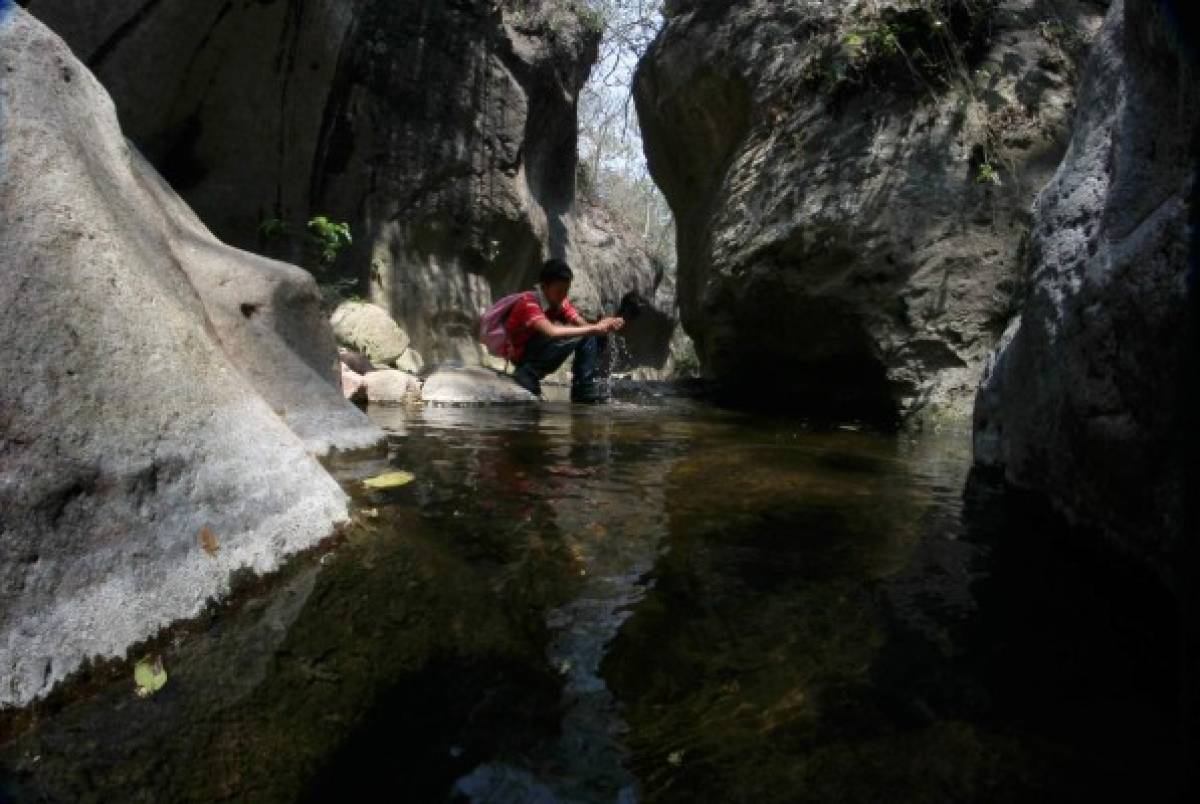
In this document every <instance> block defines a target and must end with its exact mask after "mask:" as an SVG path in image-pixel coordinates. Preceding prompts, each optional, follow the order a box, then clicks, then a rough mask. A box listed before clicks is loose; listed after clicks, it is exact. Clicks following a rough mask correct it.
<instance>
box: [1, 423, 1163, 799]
mask: <svg viewBox="0 0 1200 804" xmlns="http://www.w3.org/2000/svg"><path fill="white" fill-rule="evenodd" d="M376 415H378V416H379V421H380V422H381V423H382V424H383V425H384V426H385V427H387V428H388V429H389V430H390V431H391V432H392V439H391V453H390V455H389V456H388V457H386V458H382V457H376V458H355V459H342V460H341V461H340V462H339V463H338V464H336V465H335V466H334V470H335V472H336V473H337V474H338V475H339V477H340V478H341V479H342V480H343V481H344V482H345V483H346V484H347V487H348V488H351V489H353V493H354V495H355V498H356V499H355V502H356V508H357V511H358V513H357V514H356V520H355V523H354V525H353V527H352V528H351V529H350V531H349V532H348V534H347V535H346V537H345V539H344V540H343V541H342V543H341V544H339V545H338V546H337V547H336V548H335V549H333V550H332V551H331V552H326V553H324V554H318V555H313V556H309V557H306V558H304V559H301V560H299V561H297V562H295V563H294V564H293V565H292V566H291V567H290V568H289V569H288V570H287V571H285V572H284V573H282V574H281V575H280V576H279V577H278V578H276V579H274V580H273V581H272V582H271V583H270V584H269V585H268V586H267V588H266V589H265V590H262V591H260V592H258V593H255V594H252V595H248V596H246V597H245V598H244V599H243V600H241V601H240V602H239V603H238V604H237V605H235V606H231V607H229V606H227V607H222V608H220V609H217V610H214V612H212V613H211V615H210V616H209V617H208V618H206V619H205V620H204V621H203V622H202V623H200V624H199V625H198V626H197V627H196V628H194V629H193V630H192V632H190V633H189V634H187V635H181V638H180V639H178V640H177V642H176V644H174V645H173V646H171V647H170V648H169V649H168V650H167V651H166V656H165V662H166V665H167V668H168V672H169V673H170V676H171V680H170V681H169V683H168V685H167V687H166V688H164V690H163V691H162V692H161V693H159V694H158V695H155V696H154V697H152V698H149V699H145V700H143V699H138V698H136V697H135V696H134V695H133V690H132V683H131V682H129V681H128V680H127V679H126V680H121V681H119V682H115V683H112V684H109V685H107V686H102V687H101V688H100V689H99V691H98V692H95V693H94V694H90V695H88V696H87V697H81V698H80V699H79V700H76V701H75V702H73V703H72V704H71V705H70V706H67V707H66V708H65V709H62V710H61V711H57V712H54V713H50V714H49V715H48V716H47V717H45V718H44V719H43V720H42V721H41V722H40V723H38V724H37V725H36V727H35V728H33V729H31V730H30V731H28V732H27V733H25V734H24V735H22V736H21V737H20V738H19V739H18V740H16V741H15V742H13V743H11V744H9V745H7V746H4V747H3V748H0V777H4V776H6V777H7V779H8V780H9V781H6V782H5V785H6V786H0V799H3V798H4V796H5V795H8V796H10V797H15V798H17V799H18V800H54V801H57V800H88V799H92V800H99V799H114V798H115V799H121V800H134V801H138V800H146V801H158V800H206V801H207V800H212V799H214V798H238V799H252V800H256V801H294V800H297V799H300V800H310V801H326V800H330V799H335V798H345V797H367V798H372V799H374V798H379V797H381V793H380V791H384V792H383V796H382V797H386V798H395V799H400V800H406V801H442V800H447V799H454V800H468V801H477V802H510V801H511V802H529V801H547V802H549V801H562V802H566V801H578V802H626V801H633V800H649V801H688V802H693V801H721V802H725V801H755V802H760V801H789V802H790V801H805V800H811V801H827V800H864V801H866V800H871V801H877V800H901V801H918V800H919V801H938V800H967V799H1018V798H1019V799H1023V800H1025V799H1029V798H1045V797H1047V796H1049V795H1051V794H1054V795H1057V796H1060V797H1061V796H1063V795H1069V794H1072V793H1079V792H1080V791H1092V792H1094V791H1101V792H1103V791H1111V790H1122V791H1130V790H1133V789H1135V787H1136V785H1134V786H1133V787H1131V784H1133V783H1132V782H1131V780H1145V779H1151V778H1152V779H1153V780H1154V783H1150V782H1144V781H1138V782H1137V784H1140V785H1141V787H1140V788H1136V789H1137V791H1138V792H1141V793H1150V794H1151V795H1150V797H1151V798H1154V797H1156V796H1157V795H1159V794H1162V795H1167V794H1168V792H1169V789H1170V782H1169V781H1164V780H1169V778H1170V774H1169V772H1167V770H1166V769H1167V768H1168V767H1169V766H1170V763H1171V762H1172V759H1173V757H1174V754H1173V752H1174V751H1175V750H1176V748H1175V746H1174V743H1173V742H1172V740H1173V738H1172V736H1171V732H1170V726H1169V724H1168V722H1167V719H1164V715H1163V713H1164V712H1169V711H1170V709H1171V706H1172V703H1173V702H1172V701H1171V699H1170V695H1171V691H1170V690H1171V684H1169V683H1163V679H1164V678H1165V677H1166V676H1167V675H1169V670H1164V668H1169V667H1170V666H1171V665H1170V661H1171V659H1170V649H1169V648H1168V647H1164V645H1163V643H1162V641H1161V640H1160V639H1158V637H1157V636H1155V634H1156V633H1157V632H1155V631H1154V630H1153V629H1147V628H1145V627H1144V625H1145V623H1147V622H1152V621H1153V620H1154V618H1155V617H1157V616H1158V614H1159V613H1160V612H1161V611H1162V607H1161V606H1160V605H1159V603H1157V602H1155V601H1154V600H1153V599H1152V598H1153V596H1152V595H1150V594H1148V593H1147V594H1143V591H1144V590H1142V589H1141V588H1140V587H1138V588H1136V589H1135V588H1133V587H1132V586H1131V584H1132V583H1133V582H1132V581H1131V580H1130V579H1128V578H1127V577H1124V576H1122V575H1121V574H1120V573H1119V572H1118V573H1115V574H1113V573H1108V574H1106V573H1105V572H1104V571H1103V569H1102V568H1096V567H1094V566H1092V565H1091V564H1088V563H1087V562H1086V561H1082V560H1081V559H1080V557H1079V555H1078V554H1077V553H1075V552H1072V551H1071V550H1069V549H1051V548H1050V547H1048V545H1050V544H1057V543H1059V542H1058V541H1055V540H1054V539H1052V538H1049V535H1050V531H1051V530H1053V529H1054V528H1056V527H1058V526H1057V525H1056V524H1055V522H1054V520H1053V519H1050V518H1045V517H1042V518H1039V517H1038V516H1032V518H1031V516H1030V515H1026V514H1023V513H1018V512H1017V511H1016V510H1015V509H1013V508H1012V507H1011V505H1010V504H1009V502H1007V501H1004V500H1001V501H997V500H995V499H993V498H992V497H989V496H988V495H987V494H984V493H982V492H980V493H973V494H971V495H968V497H967V503H968V504H967V505H966V506H965V507H964V497H963V488H964V485H965V484H966V481H967V475H966V472H967V467H968V465H969V455H968V447H969V442H968V439H967V438H966V436H965V434H964V433H954V434H948V435H944V436H937V437H925V438H921V439H912V438H909V437H907V436H896V435H879V434H874V433H870V432H860V431H857V430H855V429H854V428H847V429H839V428H834V429H825V430H818V429H812V428H807V427H804V426H802V425H801V424H798V423H796V422H790V421H783V420H779V421H769V420H762V419H748V418H744V417H741V416H737V415H733V414H727V413H720V412H717V411H714V410H711V409H707V408H705V407H703V406H699V405H696V404H693V403H685V402H679V401H671V400H661V399H660V400H657V401H656V403H655V404H654V405H651V404H640V405H628V404H626V405H614V406H611V407H607V408H580V407H572V406H570V405H566V404H561V405H560V404H549V405H542V406H539V407H535V408H528V409H501V410H471V409H454V408H431V409H425V410H422V411H407V410H402V409H395V410H384V411H382V412H376ZM389 467H398V468H403V469H407V470H410V471H412V472H414V473H415V474H416V476H417V480H416V481H415V482H414V483H412V484H410V485H409V486H406V487H403V488H400V489H396V490H392V491H387V492H367V491H364V490H363V489H362V488H361V484H360V483H359V482H358V481H359V480H361V479H362V478H364V477H368V476H370V475H373V474H375V473H378V472H380V471H383V470H384V469H386V468H389ZM1131 589H1132V591H1131ZM1122 592H1123V593H1122ZM1131 598H1132V599H1138V600H1141V601H1142V602H1143V604H1144V608H1145V609H1146V611H1139V610H1138V607H1137V606H1129V605H1126V602H1127V601H1128V600H1129V599H1131ZM1147 612H1149V613H1147ZM1167 633H1170V632H1169V629H1167ZM1131 646H1132V647H1131ZM1129 656H1135V657H1136V659H1137V661H1136V662H1133V661H1132V660H1131V659H1130V658H1128V657H1129ZM1122 679H1124V681H1123V680H1122ZM1122 684H1125V687H1122ZM1113 689H1121V690H1122V691H1121V693H1120V694H1114V693H1113ZM1148 690H1151V691H1153V692H1152V693H1150V692H1147V691H1148ZM1097 711H1100V712H1103V715H1102V716H1100V715H1097ZM1098 768H1101V769H1099V770H1098Z"/></svg>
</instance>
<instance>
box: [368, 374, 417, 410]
mask: <svg viewBox="0 0 1200 804" xmlns="http://www.w3.org/2000/svg"><path fill="white" fill-rule="evenodd" d="M363 384H364V385H365V386H366V388H367V401H368V402H383V403H390V404H399V403H401V402H410V401H419V400H420V398H421V381H420V380H418V379H417V378H416V377H414V376H412V375H411V374H406V373H405V372H403V371H397V370H396V369H384V370H382V371H372V372H371V373H370V374H367V375H365V376H364V377H363Z"/></svg>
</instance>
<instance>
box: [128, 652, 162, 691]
mask: <svg viewBox="0 0 1200 804" xmlns="http://www.w3.org/2000/svg"><path fill="white" fill-rule="evenodd" d="M133 683H134V684H135V685H136V688H137V694H138V697H140V698H145V697H147V696H149V695H153V694H154V693H156V692H158V691H159V690H161V689H162V688H163V685H164V684H166V683H167V671H166V670H164V669H163V664H162V657H161V656H155V657H154V658H153V659H151V658H149V657H147V658H145V659H142V660H141V661H140V662H138V663H137V664H136V665H135V666H134V668H133Z"/></svg>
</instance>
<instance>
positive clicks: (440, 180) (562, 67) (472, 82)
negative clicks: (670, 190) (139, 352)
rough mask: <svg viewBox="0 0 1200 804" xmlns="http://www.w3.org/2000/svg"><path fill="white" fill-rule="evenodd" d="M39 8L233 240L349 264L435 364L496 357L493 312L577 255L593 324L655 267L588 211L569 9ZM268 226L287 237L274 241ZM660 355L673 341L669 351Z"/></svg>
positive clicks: (134, 129) (129, 124)
mask: <svg viewBox="0 0 1200 804" xmlns="http://www.w3.org/2000/svg"><path fill="white" fill-rule="evenodd" d="M302 5H303V10H300V6H298V5H296V4H293V3H263V2H260V3H233V4H223V3H217V4H213V3H197V2H184V1H183V0H167V1H166V2H156V3H146V2H144V0H103V2H100V0H30V2H29V3H28V7H29V10H30V11H31V12H32V13H34V14H35V15H38V16H39V17H40V18H41V19H43V20H44V21H45V22H46V23H47V24H48V25H50V27H51V28H53V29H55V30H56V31H58V32H59V33H60V34H62V36H63V37H64V38H65V39H66V40H67V41H68V42H69V43H71V45H72V46H73V47H74V48H75V49H76V52H78V53H79V54H81V56H82V58H83V59H84V60H85V61H87V62H88V63H89V64H92V65H93V68H94V69H95V70H96V72H97V74H98V75H99V77H100V79H101V80H102V81H103V82H104V84H105V86H107V87H108V89H109V91H110V92H111V93H112V95H113V97H114V98H115V100H116V103H117V107H118V109H119V111H120V113H121V119H122V121H123V122H124V124H125V128H126V131H127V132H128V134H129V136H130V138H131V139H132V140H133V142H135V143H137V144H138V145H139V146H140V147H141V148H142V150H143V151H144V152H145V153H146V154H147V156H148V158H149V159H150V161H151V162H152V163H153V164H155V165H156V166H157V167H159V169H160V170H161V171H162V172H163V174H164V175H165V176H166V178H167V179H168V181H170V182H171V184H172V185H173V186H174V187H176V188H177V189H178V190H179V192H180V193H181V194H182V195H183V196H184V197H185V198H186V199H187V201H188V202H189V203H190V204H191V205H192V206H193V207H194V208H195V209H196V210H197V211H198V212H199V214H200V216H201V217H202V218H203V219H204V220H205V221H207V222H208V223H209V225H210V226H212V228H213V231H214V232H216V234H217V235H218V236H220V237H222V238H223V239H224V240H226V241H227V242H229V243H232V244H234V245H238V246H241V247H244V248H252V249H255V250H259V251H265V252H268V253H272V255H273V256H277V257H281V258H286V259H289V260H291V261H300V260H301V258H302V257H304V256H305V251H304V241H303V238H302V236H300V235H299V234H298V233H300V232H302V231H303V228H304V223H305V222H306V221H307V220H308V219H309V218H311V217H312V216H314V215H326V216H328V217H329V218H331V219H333V220H335V221H345V222H347V223H349V224H350V228H351V230H352V232H353V235H354V244H353V246H352V247H350V248H349V249H347V250H346V251H345V253H344V254H343V256H342V257H341V258H340V260H339V263H338V267H337V271H340V272H342V273H343V274H350V275H353V276H354V278H356V279H358V280H360V287H359V291H360V292H362V293H363V294H364V295H365V296H366V297H367V298H369V299H370V301H372V302H374V303H376V304H378V305H379V306H381V307H382V308H384V309H385V310H386V311H387V312H388V313H389V314H390V315H391V316H392V317H393V318H394V319H395V320H396V321H397V322H398V323H399V324H400V326H401V327H402V329H403V330H404V331H405V332H406V333H408V335H409V336H410V337H411V338H412V342H413V345H414V346H415V347H416V348H417V349H418V350H419V351H420V352H421V354H422V355H423V356H424V357H425V358H426V359H427V360H428V361H429V362H431V363H434V364H438V363H446V362H463V363H467V364H479V363H480V362H481V360H480V359H481V357H482V354H481V351H480V348H479V345H478V343H477V341H476V337H477V334H478V317H479V315H480V313H481V312H482V311H483V310H485V309H486V308H487V307H488V306H489V305H490V304H491V302H492V300H493V299H495V298H499V297H500V296H502V295H504V294H506V293H509V292H512V291H514V290H518V289H521V288H526V287H530V286H532V284H533V282H534V280H535V278H536V276H537V271H538V268H539V267H540V264H541V262H542V261H543V260H544V259H545V258H546V257H548V256H551V255H554V256H565V257H567V258H568V259H569V260H570V261H571V262H572V265H573V266H574V267H575V269H576V271H577V273H578V275H579V280H578V283H577V288H576V290H575V295H576V298H577V299H578V300H579V301H580V302H581V303H582V304H583V305H584V307H586V308H588V309H589V310H595V311H597V312H598V311H599V310H601V309H607V310H610V311H611V310H613V309H615V308H616V306H617V304H618V303H619V302H620V299H621V297H622V296H624V295H625V294H626V293H628V292H630V291H637V292H639V293H642V294H648V293H650V292H652V290H653V288H654V286H655V284H656V282H657V279H656V273H655V271H654V269H653V267H652V265H651V263H650V261H649V259H648V258H647V257H646V255H645V254H644V253H640V254H639V253H638V252H639V249H638V247H637V244H636V243H637V241H636V238H630V239H624V237H625V236H624V235H618V236H617V241H618V242H613V243H611V244H604V245H601V244H599V242H597V241H598V239H599V240H601V241H602V240H603V238H602V237H599V236H597V235H596V231H595V230H597V229H603V230H605V231H610V232H611V229H612V227H611V226H610V225H609V224H608V223H606V222H605V221H603V220H597V221H596V223H595V225H593V224H592V223H590V222H589V216H590V215H591V214H592V212H591V211H590V210H589V209H587V208H586V207H585V206H583V205H579V204H577V200H576V198H575V173H576V161H577V160H576V139H577V132H576V101H577V97H578V93H579V89H580V87H581V86H582V85H583V83H584V81H585V80H586V78H587V75H588V71H589V69H590V68H591V65H592V63H593V62H594V61H595V59H596V54H597V44H598V41H599V35H598V33H597V32H596V31H594V30H591V29H589V28H588V27H587V26H586V25H585V24H584V23H583V22H582V20H581V19H580V15H579V13H578V12H577V11H576V10H575V6H578V5H580V4H575V3H570V4H569V3H564V2H561V0H527V1H526V0H523V1H522V2H521V3H519V4H514V3H509V2H505V3H496V2H494V0H460V1H459V2H454V3H445V2H436V3H417V2H411V1H409V0H405V1H403V2H398V1H397V0H360V1H359V2H354V3H351V2H346V0H320V2H312V3H304V4H302ZM264 218H279V219H282V220H284V221H286V222H287V223H288V224H289V225H290V228H291V230H292V231H293V232H295V233H297V234H296V235H294V236H292V237H291V238H290V239H284V240H268V239H266V238H265V237H264V236H263V235H262V234H260V232H259V225H260V223H261V222H262V221H263V219H264ZM664 343H665V340H664Z"/></svg>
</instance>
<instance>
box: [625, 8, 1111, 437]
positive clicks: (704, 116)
mask: <svg viewBox="0 0 1200 804" xmlns="http://www.w3.org/2000/svg"><path fill="white" fill-rule="evenodd" d="M1101 14H1102V9H1100V8H1098V7H1097V6H1096V4H1094V3H1089V2H1084V1H1083V0H1057V1H1053V2H1052V1H1050V0H1003V1H1002V2H997V1H994V0H986V1H980V0H975V1H973V2H966V1H965V0H938V1H937V2H933V3H929V2H925V3H912V2H901V1H900V0H897V1H896V2H883V3H879V2H863V1H861V0H852V1H851V2H841V1H840V0H839V2H800V0H780V2H760V1H759V0H740V1H739V2H731V3H718V2H706V1H705V0H675V2H670V3H668V4H667V15H668V21H667V24H666V27H665V29H664V30H663V31H662V33H661V34H660V35H659V37H658V39H657V40H656V41H655V43H654V44H653V46H652V47H651V48H650V50H649V52H648V53H647V55H646V57H645V59H644V60H643V62H642V63H641V65H640V66H639V69H638V72H637V75H636V80H635V88H634V91H635V98H636V101H637V107H638V112H639V115H640V118H641V122H642V129H643V134H644V141H645V145H646V154H647V157H648V159H649V163H650V168H651V172H652V173H653V175H654V177H655V180H656V181H657V182H658V184H659V185H660V186H661V187H662V189H663V192H664V193H665V195H666V197H667V200H668V202H669V203H670V205H671V207H672V209H673V211H674V213H675V216H676V220H677V223H678V255H679V301H680V307H681V313H682V320H683V324H684V327H685V329H686V330H687V332H688V334H690V335H691V336H692V337H693V338H694V340H695V342H696V346H697V351H698V353H699V356H700V358H701V361H702V362H703V363H704V365H705V367H706V370H707V372H708V373H709V374H711V375H713V376H715V377H716V378H718V379H720V380H723V381H725V384H726V386H727V388H728V389H729V391H730V392H731V393H733V394H734V395H735V396H736V397H738V398H740V399H742V400H760V401H772V400H773V401H775V402H776V403H779V404H786V405H787V406H789V407H791V408H793V409H795V410H803V411H812V412H818V413H825V414H831V415H835V416H847V415H855V414H858V415H867V416H871V417H875V418H883V419H892V418H894V417H896V416H897V415H901V416H910V415H912V414H915V413H917V412H922V413H924V414H933V413H934V412H936V411H941V412H944V413H947V414H951V415H962V416H966V415H968V412H969V410H970V405H971V402H972V398H973V394H974V389H975V387H976V385H977V382H978V378H979V375H980V372H981V369H982V366H983V363H984V362H985V360H986V358H987V356H988V354H989V353H990V351H991V349H992V347H993V346H994V345H995V343H996V340H997V338H998V336H999V335H1000V333H1001V331H1002V330H1003V329H1004V325H1005V323H1006V322H1007V321H1008V319H1009V318H1010V317H1011V315H1012V314H1013V312H1014V311H1015V307H1016V304H1017V301H1018V300H1019V299H1020V297H1021V294H1022V289H1023V285H1024V280H1025V273H1024V270H1023V267H1022V266H1023V265H1024V262H1023V260H1022V258H1021V254H1022V243H1023V240H1024V237H1025V235H1026V233H1027V231H1028V209H1029V206H1030V203H1031V202H1032V200H1033V198H1034V196H1035V194H1036V192H1037V191H1038V190H1039V189H1040V188H1041V187H1043V186H1044V185H1045V183H1046V181H1048V180H1049V178H1050V177H1051V175H1052V174H1053V171H1054V168H1055V166H1056V165H1057V164H1058V162H1059V161H1060V160H1061V158H1062V154H1063V152H1064V150H1065V147H1066V143H1067V140H1068V137H1069V126H1070V120H1071V115H1072V109H1073V103H1074V87H1075V84H1076V71H1077V64H1078V62H1079V61H1080V60H1081V58H1082V54H1083V53H1084V51H1085V50H1086V43H1087V41H1088V40H1089V39H1090V37H1091V36H1092V35H1093V34H1094V31H1095V29H1096V28H1097V27H1098V25H1099V22H1100V16H1101Z"/></svg>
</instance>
